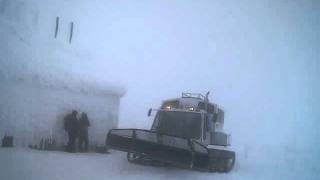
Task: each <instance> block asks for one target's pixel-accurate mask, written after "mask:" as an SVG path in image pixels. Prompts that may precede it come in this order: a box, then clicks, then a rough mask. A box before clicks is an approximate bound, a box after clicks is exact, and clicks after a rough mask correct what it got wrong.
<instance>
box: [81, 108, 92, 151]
mask: <svg viewBox="0 0 320 180" xmlns="http://www.w3.org/2000/svg"><path fill="white" fill-rule="evenodd" d="M89 126H90V122H89V119H88V116H87V114H86V113H84V112H83V113H81V118H80V119H79V144H78V145H79V151H83V149H82V147H83V144H84V151H85V152H87V151H88V143H89V138H88V127H89Z"/></svg>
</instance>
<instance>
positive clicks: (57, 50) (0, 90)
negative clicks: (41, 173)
mask: <svg viewBox="0 0 320 180" xmlns="http://www.w3.org/2000/svg"><path fill="white" fill-rule="evenodd" d="M74 2H76V1H72V2H71V1H70V2H65V1H54V2H53V1H36V0H28V1H24V0H0V27H1V28H0V54H1V56H0V84H1V85H0V137H1V138H2V137H3V135H5V134H8V135H13V136H14V143H15V145H25V146H26V145H29V144H35V143H39V142H40V139H41V138H48V137H51V136H52V137H54V138H55V139H56V140H57V143H58V144H59V145H63V144H65V143H66V142H65V141H66V138H67V137H66V133H65V132H64V130H63V117H64V116H65V115H66V114H67V113H70V112H71V110H72V109H75V110H78V112H86V113H87V114H88V117H89V120H90V122H91V127H90V128H89V140H90V144H91V145H94V144H96V145H101V144H104V143H105V137H106V133H107V131H108V130H109V129H110V128H114V127H116V126H117V124H118V111H119V103H120V98H121V96H122V95H123V94H124V93H125V90H124V88H123V86H122V85H119V81H117V80H116V77H112V78H111V77H106V76H107V73H108V72H107V71H104V72H103V73H97V72H96V70H95V69H96V68H97V67H98V65H96V63H95V62H96V61H97V58H99V57H98V56H94V54H96V53H101V52H102V51H101V50H100V51H99V50H96V49H94V48H91V49H90V50H89V49H88V48H83V46H94V44H93V43H94V42H93V41H90V38H88V39H87V37H86V36H84V35H85V32H84V31H83V30H82V31H81V26H85V27H89V26H86V23H87V22H88V19H87V18H88V16H87V14H85V13H83V10H82V9H81V7H82V6H84V4H85V3H86V1H79V2H77V3H74ZM68 3H71V4H72V3H74V4H73V5H74V6H71V4H68ZM85 17H87V18H85ZM57 18H59V22H57ZM90 18H92V16H91V17H90ZM71 23H73V25H74V27H73V30H72V29H71ZM82 29H83V28H82ZM55 30H57V34H55ZM71 30H72V31H73V32H72V33H73V34H72V36H73V38H72V39H71V40H70V36H71V34H70V33H71ZM81 32H83V33H82V34H81ZM86 32H87V31H86ZM111 81H112V82H111Z"/></svg>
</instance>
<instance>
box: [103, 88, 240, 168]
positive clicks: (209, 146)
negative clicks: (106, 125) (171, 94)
mask: <svg viewBox="0 0 320 180" xmlns="http://www.w3.org/2000/svg"><path fill="white" fill-rule="evenodd" d="M208 94H209V93H207V95H206V96H203V95H201V94H192V93H182V97H181V98H176V99H171V100H166V101H164V102H163V103H162V106H161V107H160V109H157V110H153V109H150V110H149V111H148V116H150V115H151V113H152V111H156V114H155V118H154V121H153V124H152V127H151V130H144V129H112V130H110V131H109V132H108V135H107V139H106V145H107V146H108V147H109V148H112V149H116V150H120V151H124V152H127V153H128V154H127V158H128V161H129V162H134V163H140V164H149V165H173V166H178V167H182V168H191V169H196V170H202V171H210V172H215V171H218V172H229V171H230V170H231V169H232V168H233V166H234V163H235V152H233V151H230V150H228V146H229V145H230V135H228V134H226V133H224V132H223V125H224V111H223V110H222V109H221V108H219V107H218V106H217V105H216V104H213V103H210V102H209V100H208Z"/></svg>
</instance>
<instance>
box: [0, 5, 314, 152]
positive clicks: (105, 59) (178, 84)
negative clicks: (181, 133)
mask: <svg viewBox="0 0 320 180" xmlns="http://www.w3.org/2000/svg"><path fill="white" fill-rule="evenodd" d="M0 2H1V3H2V4H1V5H2V6H0V8H1V7H5V4H9V5H8V6H6V7H15V6H14V5H12V4H13V3H11V5H10V1H8V0H2V1H0ZM16 2H18V3H20V5H21V9H20V11H19V12H21V13H20V14H17V13H15V12H16V11H17V9H15V8H11V9H10V8H7V9H2V10H1V13H2V14H1V15H2V20H1V23H2V24H3V25H1V26H0V29H1V34H0V47H1V49H2V50H1V52H2V57H1V61H2V63H3V64H4V65H5V66H3V67H6V69H7V66H8V65H7V64H10V63H12V61H13V60H14V61H16V62H17V63H16V64H14V65H13V66H12V67H11V66H10V68H13V69H15V68H16V69H18V71H19V70H22V69H24V68H30V69H32V71H37V72H40V74H49V75H50V74H55V73H56V72H58V73H57V74H60V71H61V72H64V71H70V72H71V74H72V75H73V76H74V77H77V76H81V77H84V78H85V79H93V81H97V82H98V83H101V82H102V84H103V83H104V82H106V83H111V84H115V85H119V86H125V89H126V94H125V96H124V97H123V98H122V99H121V105H120V112H119V116H120V121H119V127H136V128H149V127H150V126H151V123H152V119H151V118H147V116H146V115H147V110H148V109H149V108H151V107H153V108H157V107H159V106H160V104H161V101H162V100H164V99H168V98H175V97H179V96H180V95H181V93H182V92H196V93H203V94H205V93H206V92H207V91H210V92H211V93H210V100H211V101H213V102H215V103H217V104H219V105H221V106H222V107H223V108H224V110H225V112H226V117H225V130H226V131H227V132H228V133H230V134H232V137H233V142H234V145H236V146H251V145H259V146H265V147H282V148H293V149H304V150H312V149H320V134H319V131H318V128H319V127H320V123H319V118H320V112H319V110H318V107H319V106H320V96H319V93H318V92H320V85H319V81H318V77H319V75H320V44H319V41H320V31H319V30H320V11H319V8H320V3H319V1H285V0H281V1H253V0H252V1H241V2H239V1H204V0H203V1H107V2H105V1H98V0H96V1H84V0H82V1H73V0H70V1H55V2H51V1H41V2H38V1H33V0H28V1H25V2H24V1H16ZM24 5H26V6H24ZM19 7H20V6H19ZM23 7H29V8H25V9H24V8H23ZM30 7H31V8H30ZM33 12H38V14H37V15H32V13H33ZM26 14H31V15H32V17H36V20H35V21H32V20H30V19H32V18H28V16H26ZM56 16H59V17H60V18H61V26H62V27H65V26H67V25H68V23H69V22H70V21H74V23H75V28H74V36H73V42H72V43H71V44H70V45H69V44H68V42H67V41H66V40H65V39H67V38H68V36H67V32H68V30H66V29H63V28H62V29H61V31H60V32H59V34H60V35H59V36H58V38H57V40H55V42H53V43H51V40H52V39H53V27H54V20H55V17H56ZM11 21H14V23H11ZM29 22H32V23H34V24H33V25H29V24H28V23H29ZM32 23H31V24H32ZM32 26H35V28H29V29H28V27H32ZM49 30H50V31H49ZM18 37H20V38H18ZM19 39H20V40H19ZM49 41H50V42H49ZM52 41H53V40H52ZM57 48H60V49H62V51H63V52H64V53H57V50H56V49H57ZM59 52H60V51H59ZM30 64H31V65H30ZM20 66H21V67H20ZM19 68H20V69H19ZM62 74H63V73H62ZM62 76H63V75H62ZM62 76H61V77H62Z"/></svg>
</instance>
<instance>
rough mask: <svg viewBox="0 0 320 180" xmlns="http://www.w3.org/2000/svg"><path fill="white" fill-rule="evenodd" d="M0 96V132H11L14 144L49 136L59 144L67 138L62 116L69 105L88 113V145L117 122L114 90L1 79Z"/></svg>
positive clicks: (36, 141) (98, 141)
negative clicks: (100, 92) (104, 92)
mask: <svg viewBox="0 0 320 180" xmlns="http://www.w3.org/2000/svg"><path fill="white" fill-rule="evenodd" d="M0 98H1V101H0V134H1V136H3V135H5V134H8V135H13V136H14V141H15V145H22V146H26V145H29V144H39V142H40V140H41V138H49V137H53V138H54V139H55V140H56V141H57V143H58V145H60V146H63V145H64V144H65V143H66V140H67V135H66V133H65V132H64V130H63V118H64V116H65V115H66V114H68V113H70V112H71V110H72V109H75V110H77V111H78V112H79V113H80V112H86V113H87V114H88V117H89V120H90V123H91V126H90V128H89V140H90V144H91V145H103V144H104V142H105V137H106V133H107V132H108V130H109V129H111V128H115V127H117V124H118V108H119V100H120V96H119V95H117V94H98V93H95V94H94V93H92V92H90V91H88V92H87V91H75V90H73V89H72V88H69V87H67V86H60V87H59V86H46V85H43V84H40V83H37V82H33V83H30V82H23V81H12V80H11V81H2V85H1V87H0Z"/></svg>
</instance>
